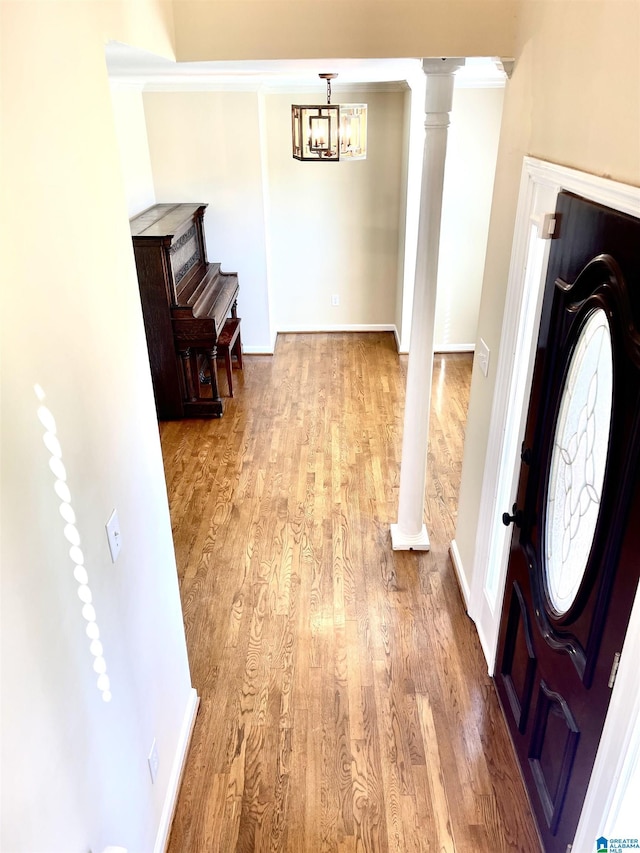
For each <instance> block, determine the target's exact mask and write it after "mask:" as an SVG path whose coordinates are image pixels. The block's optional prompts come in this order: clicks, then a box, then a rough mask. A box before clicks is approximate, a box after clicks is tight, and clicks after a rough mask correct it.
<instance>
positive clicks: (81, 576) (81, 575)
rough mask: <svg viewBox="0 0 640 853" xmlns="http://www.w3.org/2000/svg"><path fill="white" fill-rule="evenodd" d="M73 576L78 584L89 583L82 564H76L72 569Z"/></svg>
mask: <svg viewBox="0 0 640 853" xmlns="http://www.w3.org/2000/svg"><path fill="white" fill-rule="evenodd" d="M73 576H74V578H75V579H76V580H77V581H78V583H79V584H83V585H85V584H88V583H89V575H88V574H87V570H86V569H85V567H84V566H76V567H75V569H74V570H73Z"/></svg>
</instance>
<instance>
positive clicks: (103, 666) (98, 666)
mask: <svg viewBox="0 0 640 853" xmlns="http://www.w3.org/2000/svg"><path fill="white" fill-rule="evenodd" d="M93 668H94V669H95V671H96V672H97V673H99V674H100V675H102V673H103V672H106V671H107V662H106V660H105V659H104V658H103V657H102V656H101V657H97V658H96V659H95V660H94V662H93Z"/></svg>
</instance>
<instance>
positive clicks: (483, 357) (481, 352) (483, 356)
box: [477, 338, 489, 376]
mask: <svg viewBox="0 0 640 853" xmlns="http://www.w3.org/2000/svg"><path fill="white" fill-rule="evenodd" d="M477 356H478V364H479V365H480V370H481V371H482V372H483V373H484V375H485V376H488V375H489V347H488V346H487V345H486V343H485V342H484V341H483V340H482V338H480V344H479V346H478V350H477Z"/></svg>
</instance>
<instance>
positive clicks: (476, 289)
mask: <svg viewBox="0 0 640 853" xmlns="http://www.w3.org/2000/svg"><path fill="white" fill-rule="evenodd" d="M503 99H504V89H503V88H493V89H491V88H485V89H482V88H463V87H461V86H456V87H455V89H454V93H453V107H452V110H451V125H450V127H449V137H448V144H447V159H446V165H445V172H444V191H443V200H442V226H441V232H440V255H439V261H438V298H437V302H436V321H435V349H436V351H437V352H446V351H449V350H453V351H455V350H460V349H466V350H472V349H473V348H474V346H475V341H476V331H477V325H478V311H479V309H480V297H481V294H482V280H483V275H484V261H485V254H486V249H487V236H488V233H489V218H490V214H491V199H492V196H493V181H494V177H495V170H496V158H497V156H498V140H499V137H500V122H501V119H502V102H503Z"/></svg>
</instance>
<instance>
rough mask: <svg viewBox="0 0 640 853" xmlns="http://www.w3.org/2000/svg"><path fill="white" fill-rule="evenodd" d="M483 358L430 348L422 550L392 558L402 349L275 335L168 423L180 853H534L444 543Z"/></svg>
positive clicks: (386, 342) (338, 337)
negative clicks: (180, 716) (180, 625)
mask: <svg viewBox="0 0 640 853" xmlns="http://www.w3.org/2000/svg"><path fill="white" fill-rule="evenodd" d="M470 368H471V356H470V355H449V356H446V357H441V356H436V361H435V371H434V382H433V405H432V419H431V439H430V453H429V477H428V510H427V527H428V530H429V534H430V537H431V541H432V550H431V551H430V552H428V553H423V554H419V553H414V552H393V551H392V550H391V543H390V536H389V524H390V523H391V522H393V521H396V520H397V519H396V512H397V498H398V477H399V460H400V449H401V438H402V423H403V395H404V384H405V373H406V359H405V358H399V357H398V355H397V354H396V351H395V344H394V340H393V337H392V335H390V334H374V333H369V334H366V335H365V334H363V335H357V334H334V335H324V334H316V335H283V336H280V337H279V338H278V343H277V348H276V354H275V356H274V357H273V358H265V357H251V356H247V357H246V358H245V366H244V371H243V373H242V374H240V373H235V374H234V389H236V390H235V394H236V396H235V397H234V398H233V399H232V400H225V405H226V410H225V415H224V417H223V418H222V419H221V420H211V421H182V422H171V423H164V424H162V428H161V437H162V446H163V453H164V458H165V468H166V477H167V484H168V489H169V498H170V507H171V517H172V524H173V531H174V538H175V545H176V553H177V561H178V569H179V574H180V589H181V595H182V602H183V611H184V619H185V624H186V632H187V643H188V648H189V656H190V662H191V671H192V679H193V684H194V686H195V687H196V689H197V691H198V693H199V695H200V697H201V707H200V712H199V714H198V719H197V722H196V728H195V732H194V737H193V742H192V746H191V751H190V754H189V759H188V763H187V767H186V772H185V777H184V780H183V784H182V790H181V793H180V798H179V802H178V807H177V811H176V815H175V821H174V825H173V830H172V835H171V840H170V846H169V851H170V853H187V851H188V853H201V851H202V853H204V851H207V853H210V851H212V853H217V851H221V853H227V852H228V853H231V852H232V851H243V853H249V851H274V852H275V851H291V853H293V851H296V852H297V853H307V851H308V853H321V851H331V853H355V851H358V853H360V851H367V853H368V851H372V853H373V851H397V853H413V851H415V853H418V851H424V853H426V852H427V851H430V852H433V853H435V851H457V853H484V851H487V853H489V851H491V852H492V853H495V851H507V850H518V851H523V853H534V851H539V850H540V847H539V842H538V840H537V835H536V832H535V828H534V825H533V821H532V818H531V814H530V811H529V808H528V806H527V804H526V797H525V794H524V789H523V787H522V783H521V781H520V777H519V774H518V770H517V768H516V764H515V759H514V757H513V752H512V748H511V745H510V742H509V739H508V735H507V731H506V727H505V725H504V723H503V720H502V716H501V713H500V709H499V706H498V701H497V699H496V695H495V692H494V688H493V684H492V682H491V680H490V679H489V678H488V676H487V675H486V666H485V663H484V658H483V656H482V653H481V650H480V645H479V642H478V640H477V637H476V633H475V629H474V626H473V624H472V622H471V621H470V620H469V619H468V617H467V616H466V614H465V612H464V608H463V604H462V600H461V597H460V593H459V590H458V588H457V584H456V580H455V577H454V573H453V569H452V566H451V563H450V559H449V556H448V546H449V542H450V540H451V538H452V536H453V533H454V523H455V514H456V500H457V492H458V486H459V477H460V464H461V459H462V446H463V440H464V422H465V416H466V406H467V398H468V387H469V380H470Z"/></svg>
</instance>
